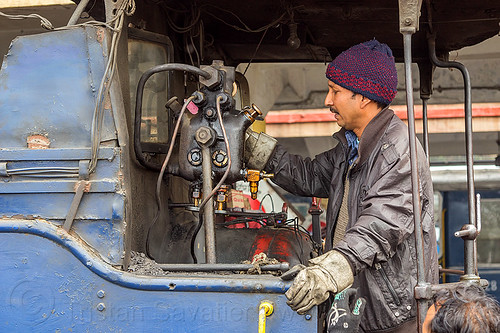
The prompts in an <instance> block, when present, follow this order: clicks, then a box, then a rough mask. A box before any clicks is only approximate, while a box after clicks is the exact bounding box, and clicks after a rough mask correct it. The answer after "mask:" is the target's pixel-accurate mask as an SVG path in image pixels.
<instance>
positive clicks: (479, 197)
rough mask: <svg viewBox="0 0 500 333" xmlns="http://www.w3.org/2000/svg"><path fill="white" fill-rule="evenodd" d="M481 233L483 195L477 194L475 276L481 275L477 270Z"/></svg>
mask: <svg viewBox="0 0 500 333" xmlns="http://www.w3.org/2000/svg"><path fill="white" fill-rule="evenodd" d="M480 232H481V194H479V193H477V194H476V237H474V274H476V275H479V271H478V268H477V236H479V233H480Z"/></svg>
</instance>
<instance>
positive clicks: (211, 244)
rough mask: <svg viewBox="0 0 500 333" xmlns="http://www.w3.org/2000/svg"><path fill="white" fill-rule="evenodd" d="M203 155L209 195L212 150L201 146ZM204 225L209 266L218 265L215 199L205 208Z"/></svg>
mask: <svg viewBox="0 0 500 333" xmlns="http://www.w3.org/2000/svg"><path fill="white" fill-rule="evenodd" d="M201 154H202V159H203V160H202V164H201V167H202V175H203V194H204V195H209V193H210V192H211V191H212V158H211V156H210V148H209V147H208V146H207V145H202V146H201ZM203 224H204V229H205V259H206V262H207V263H208V264H215V263H216V256H215V218H214V204H213V198H212V197H210V198H208V201H207V203H206V204H205V206H204V207H203Z"/></svg>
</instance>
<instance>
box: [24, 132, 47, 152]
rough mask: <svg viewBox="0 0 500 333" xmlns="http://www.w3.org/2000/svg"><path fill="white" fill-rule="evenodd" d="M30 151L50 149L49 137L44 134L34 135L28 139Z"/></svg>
mask: <svg viewBox="0 0 500 333" xmlns="http://www.w3.org/2000/svg"><path fill="white" fill-rule="evenodd" d="M26 143H27V144H28V149H48V148H49V147H50V140H49V138H48V137H47V136H45V135H42V134H33V135H30V136H28V138H27V139H26Z"/></svg>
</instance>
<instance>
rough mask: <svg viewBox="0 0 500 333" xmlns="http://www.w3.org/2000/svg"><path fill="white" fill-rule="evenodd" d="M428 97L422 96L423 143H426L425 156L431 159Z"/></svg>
mask: <svg viewBox="0 0 500 333" xmlns="http://www.w3.org/2000/svg"><path fill="white" fill-rule="evenodd" d="M428 101H429V99H428V98H422V123H423V134H422V135H423V143H424V145H423V146H424V151H425V156H427V160H428V161H429V164H430V161H431V158H430V153H429V119H428V118H427V102H428Z"/></svg>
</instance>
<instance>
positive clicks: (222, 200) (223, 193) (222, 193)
mask: <svg viewBox="0 0 500 333" xmlns="http://www.w3.org/2000/svg"><path fill="white" fill-rule="evenodd" d="M228 191H229V186H228V185H221V187H220V188H219V190H218V191H217V197H216V198H215V200H216V201H217V210H224V209H225V208H226V201H227V194H228Z"/></svg>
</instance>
